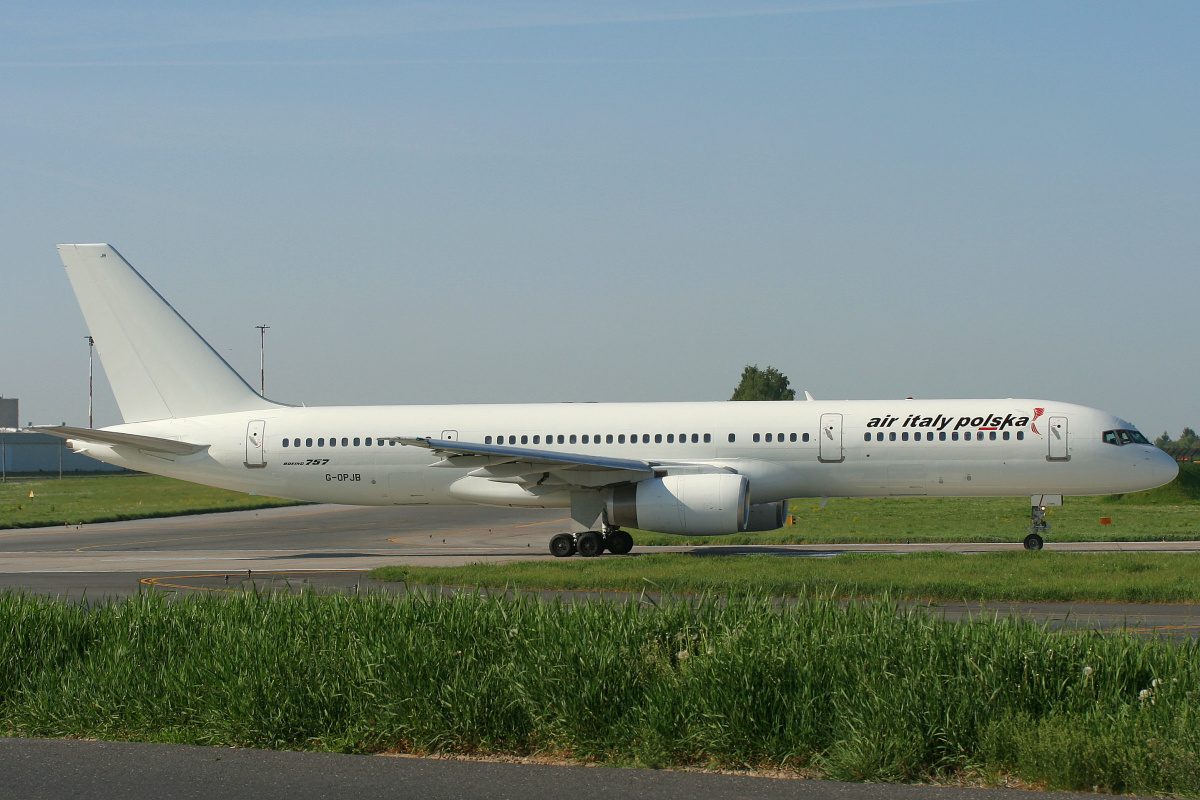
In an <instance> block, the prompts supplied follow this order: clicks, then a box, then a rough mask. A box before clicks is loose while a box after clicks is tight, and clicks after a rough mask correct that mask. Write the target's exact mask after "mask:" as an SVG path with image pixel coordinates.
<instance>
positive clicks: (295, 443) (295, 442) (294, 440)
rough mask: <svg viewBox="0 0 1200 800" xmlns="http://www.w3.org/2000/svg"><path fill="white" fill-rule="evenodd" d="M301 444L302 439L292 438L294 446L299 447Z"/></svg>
mask: <svg viewBox="0 0 1200 800" xmlns="http://www.w3.org/2000/svg"><path fill="white" fill-rule="evenodd" d="M299 446H300V440H299V439H292V447H299Z"/></svg>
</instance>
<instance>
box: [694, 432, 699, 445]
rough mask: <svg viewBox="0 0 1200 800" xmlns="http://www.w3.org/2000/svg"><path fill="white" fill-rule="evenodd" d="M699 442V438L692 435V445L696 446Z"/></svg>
mask: <svg viewBox="0 0 1200 800" xmlns="http://www.w3.org/2000/svg"><path fill="white" fill-rule="evenodd" d="M699 441H700V437H699V436H697V435H696V434H694V433H693V434H692V444H696V443H697V442H699Z"/></svg>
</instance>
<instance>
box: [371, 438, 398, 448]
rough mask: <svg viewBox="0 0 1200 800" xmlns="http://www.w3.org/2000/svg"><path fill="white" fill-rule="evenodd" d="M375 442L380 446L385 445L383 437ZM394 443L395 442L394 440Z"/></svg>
mask: <svg viewBox="0 0 1200 800" xmlns="http://www.w3.org/2000/svg"><path fill="white" fill-rule="evenodd" d="M375 444H376V445H378V446H379V447H383V439H376V440H375ZM392 444H395V442H392Z"/></svg>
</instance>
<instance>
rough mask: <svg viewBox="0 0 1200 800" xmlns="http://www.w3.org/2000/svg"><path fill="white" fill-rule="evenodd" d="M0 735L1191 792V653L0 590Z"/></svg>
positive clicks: (393, 600)
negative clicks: (57, 596) (92, 598)
mask: <svg viewBox="0 0 1200 800" xmlns="http://www.w3.org/2000/svg"><path fill="white" fill-rule="evenodd" d="M0 631H2V632H3V635H2V636H0V735H4V734H7V735H20V736H50V737H95V738H101V739H118V740H119V739H127V740H138V741H157V742H178V743H189V744H202V745H230V746H243V747H270V748H291V749H305V750H331V751H342V752H362V753H371V752H380V751H401V752H417V753H469V754H504V755H536V754H542V755H549V756H555V757H565V758H569V759H576V760H580V761H585V762H587V761H591V762H602V763H609V764H618V765H642V766H651V767H671V766H700V767H708V768H714V767H727V768H744V767H750V768H773V767H781V768H786V769H794V770H800V771H805V772H808V773H809V774H814V775H819V776H824V777H828V778H836V779H844V780H869V781H930V780H933V781H954V780H959V779H962V778H963V777H968V778H975V779H979V778H982V779H983V780H984V781H985V782H987V781H989V780H993V779H996V778H997V777H998V776H1002V775H1004V776H1016V777H1019V778H1021V779H1022V780H1024V781H1027V782H1030V783H1033V784H1036V785H1044V786H1047V787H1051V788H1066V789H1093V788H1094V787H1095V788H1099V789H1100V790H1102V791H1111V792H1138V793H1145V794H1163V793H1165V794H1179V795H1189V796H1196V795H1197V794H1200V764H1198V760H1197V759H1198V756H1197V753H1200V724H1198V720H1200V716H1198V714H1200V689H1198V688H1197V687H1200V646H1198V645H1197V644H1196V643H1195V642H1192V641H1189V642H1186V643H1184V644H1181V645H1173V644H1170V643H1167V642H1164V641H1142V640H1138V639H1136V638H1133V637H1130V636H1126V635H1121V634H1116V635H1110V636H1097V635H1087V634H1053V633H1050V632H1049V631H1048V630H1047V629H1045V628H1043V627H1039V626H1033V625H1027V624H1019V623H1010V622H1006V621H994V620H993V621H983V622H978V623H972V624H955V623H947V622H944V621H941V620H939V619H937V618H935V617H932V616H929V615H923V614H904V613H900V614H898V613H897V611H896V608H895V606H894V605H892V604H890V603H887V602H883V603H871V604H867V605H864V606H851V607H848V608H844V607H842V606H841V605H840V604H838V603H836V602H829V601H818V600H808V601H803V602H800V603H797V604H795V605H794V606H791V607H788V608H786V609H784V610H779V609H777V608H775V607H774V606H773V605H772V604H770V603H769V602H765V601H753V600H740V601H732V602H723V603H716V602H701V603H698V604H696V603H693V604H679V603H675V604H671V603H668V604H667V605H665V606H664V607H662V608H661V609H645V608H639V607H638V606H637V605H636V604H626V605H621V604H614V603H591V604H582V605H563V604H558V603H543V602H538V601H534V600H530V599H528V598H517V599H508V598H503V597H490V598H484V597H478V596H473V595H470V594H460V595H457V596H454V597H452V598H447V599H441V598H430V597H425V596H403V597H388V596H385V595H372V596H363V597H350V598H346V597H341V596H336V595H328V596H319V595H315V594H307V595H300V596H289V595H244V594H235V595H204V596H198V597H188V598H168V597H165V596H162V595H158V594H148V595H142V596H139V597H135V598H132V599H129V600H127V601H123V602H114V603H108V604H96V605H91V606H88V605H85V604H69V603H62V602H58V601H53V600H48V599H41V598H35V597H29V596H19V595H14V594H0Z"/></svg>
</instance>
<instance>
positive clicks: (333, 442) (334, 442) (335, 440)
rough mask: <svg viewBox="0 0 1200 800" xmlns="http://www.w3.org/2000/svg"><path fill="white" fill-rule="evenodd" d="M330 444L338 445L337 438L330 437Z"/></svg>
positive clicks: (331, 445) (332, 445)
mask: <svg viewBox="0 0 1200 800" xmlns="http://www.w3.org/2000/svg"><path fill="white" fill-rule="evenodd" d="M329 446H330V447H337V439H334V438H332V437H330V439H329Z"/></svg>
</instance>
